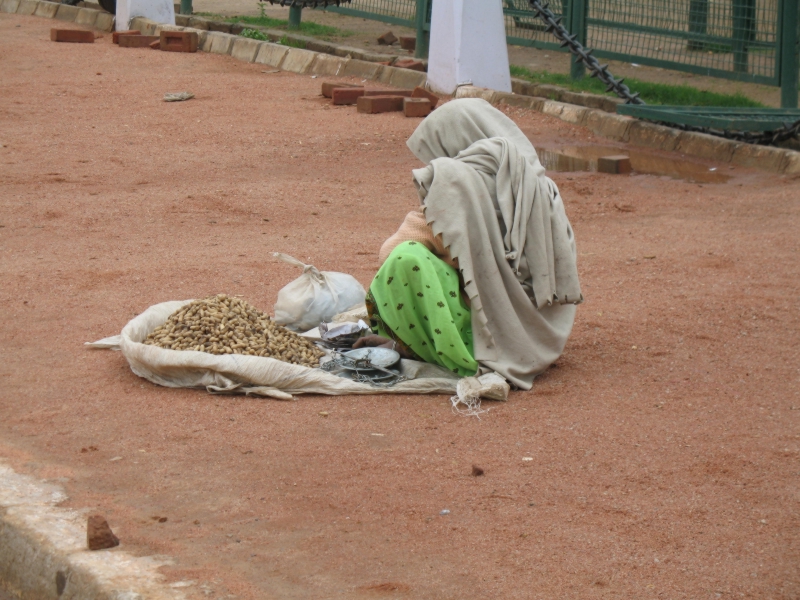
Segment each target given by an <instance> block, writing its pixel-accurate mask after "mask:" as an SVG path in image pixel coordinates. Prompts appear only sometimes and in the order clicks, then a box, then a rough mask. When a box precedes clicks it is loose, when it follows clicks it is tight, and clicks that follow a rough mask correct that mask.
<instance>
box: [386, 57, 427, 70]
mask: <svg viewBox="0 0 800 600" xmlns="http://www.w3.org/2000/svg"><path fill="white" fill-rule="evenodd" d="M393 66H395V67H397V68H398V69H411V70H412V71H425V63H423V62H422V61H421V60H416V59H413V58H401V59H400V60H396V61H395V62H394V65H393Z"/></svg>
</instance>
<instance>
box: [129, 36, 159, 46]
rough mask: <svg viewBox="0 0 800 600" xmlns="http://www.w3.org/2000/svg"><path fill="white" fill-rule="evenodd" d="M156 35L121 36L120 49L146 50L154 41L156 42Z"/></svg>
mask: <svg viewBox="0 0 800 600" xmlns="http://www.w3.org/2000/svg"><path fill="white" fill-rule="evenodd" d="M158 40H159V37H158V36H157V35H123V36H121V37H120V38H119V47H120V48H147V47H148V46H150V44H152V43H153V42H155V41H158Z"/></svg>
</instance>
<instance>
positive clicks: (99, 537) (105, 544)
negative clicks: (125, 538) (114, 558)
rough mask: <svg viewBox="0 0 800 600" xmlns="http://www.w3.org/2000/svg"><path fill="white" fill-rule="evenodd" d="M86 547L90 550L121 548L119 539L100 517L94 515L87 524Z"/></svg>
mask: <svg viewBox="0 0 800 600" xmlns="http://www.w3.org/2000/svg"><path fill="white" fill-rule="evenodd" d="M86 545H87V546H88V547H89V550H105V549H107V548H114V547H115V546H119V538H118V537H117V536H115V535H114V532H113V531H111V527H109V525H108V521H106V520H105V519H104V518H103V517H102V516H100V515H92V516H91V517H89V519H88V521H87V523H86Z"/></svg>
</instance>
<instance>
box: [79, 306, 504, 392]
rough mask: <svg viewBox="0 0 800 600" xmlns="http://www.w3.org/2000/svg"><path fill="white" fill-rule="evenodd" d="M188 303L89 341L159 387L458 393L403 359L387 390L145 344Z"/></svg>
mask: <svg viewBox="0 0 800 600" xmlns="http://www.w3.org/2000/svg"><path fill="white" fill-rule="evenodd" d="M189 302H192V300H178V301H173V302H162V303H161V304H155V305H153V306H151V307H150V308H148V309H147V310H146V311H144V312H143V313H142V314H140V315H139V316H137V317H135V318H134V319H133V320H131V321H130V322H129V323H128V324H127V325H125V327H124V328H123V330H122V333H121V334H120V335H116V336H113V337H109V338H105V339H102V340H98V341H97V342H93V343H87V344H86V345H87V346H89V347H91V348H107V349H112V350H120V351H122V354H123V356H125V358H126V359H127V361H128V364H129V365H130V367H131V370H132V371H133V372H134V373H136V375H138V376H139V377H143V378H144V379H147V380H148V381H151V382H153V383H156V384H158V385H163V386H166V387H187V388H205V389H206V390H208V391H209V392H212V393H243V394H248V395H250V394H256V395H261V396H270V397H272V398H277V399H279V400H291V399H292V394H324V395H330V396H343V395H351V394H384V393H386V394H453V393H456V391H457V390H456V388H457V384H458V382H459V379H458V378H456V377H455V376H454V375H453V374H452V373H450V372H449V371H447V370H446V369H442V368H440V367H437V366H435V365H429V364H427V363H420V362H418V361H413V360H403V361H402V365H401V373H402V374H403V375H404V376H406V377H407V378H408V380H407V381H402V382H400V383H398V384H397V385H394V386H392V387H388V388H375V387H372V386H371V385H368V384H366V383H358V382H356V381H352V380H349V379H345V378H343V377H337V376H336V375H333V374H331V373H328V372H326V371H323V370H321V369H310V368H308V367H303V366H300V365H293V364H290V363H286V362H283V361H280V360H276V359H274V358H264V357H260V356H245V355H242V354H224V355H215V354H208V353H206V352H195V351H194V350H167V349H165V348H159V347H158V346H150V345H145V344H143V343H142V342H143V341H144V340H145V338H146V337H147V336H148V334H150V332H152V331H153V330H154V329H155V328H156V327H158V326H159V325H162V324H163V323H164V322H165V321H166V320H167V319H168V318H169V317H170V315H171V314H172V313H174V312H175V311H176V310H178V309H179V308H181V307H182V306H184V305H186V304H188V303H189ZM484 377H485V376H484ZM477 379H480V378H477ZM486 389H487V395H486V396H484V397H486V398H487V399H489V400H507V399H508V391H509V388H508V384H506V386H505V389H504V390H498V387H497V385H496V380H494V379H492V380H489V381H488V382H487V386H486Z"/></svg>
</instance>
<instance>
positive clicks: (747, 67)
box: [327, 0, 800, 108]
mask: <svg viewBox="0 0 800 600" xmlns="http://www.w3.org/2000/svg"><path fill="white" fill-rule="evenodd" d="M432 1H440V0H352V2H351V3H350V4H348V5H346V6H345V5H342V6H339V7H329V8H328V9H327V10H330V11H335V12H338V13H342V14H347V15H352V16H358V17H364V18H368V19H374V20H378V21H384V22H386V23H391V24H396V25H404V26H406V27H411V28H416V30H417V38H418V40H420V39H421V40H422V42H423V43H422V44H417V55H418V56H424V55H425V54H426V52H427V44H426V35H427V33H428V32H429V31H430V3H431V2H432ZM487 1H492V0H487ZM497 1H500V0H497ZM502 2H503V5H504V12H505V18H506V35H507V39H508V43H509V44H514V45H521V46H533V47H536V48H542V49H548V50H554V51H565V50H564V49H563V48H561V47H560V46H559V45H558V43H557V42H555V39H554V38H553V36H552V35H550V34H549V33H547V32H546V31H545V30H544V26H543V25H542V22H541V21H540V20H539V19H537V18H536V17H535V16H534V14H533V12H531V10H530V8H529V4H528V1H527V0H502ZM798 2H800V0H551V2H550V8H551V10H553V11H554V12H556V13H560V14H561V15H562V16H563V18H564V24H565V25H566V26H567V28H568V29H570V31H571V32H572V33H576V34H577V35H578V39H579V40H580V41H581V42H582V43H584V45H586V46H587V47H589V48H593V49H594V50H595V55H596V56H597V57H598V58H607V59H613V60H620V61H624V62H634V63H637V64H641V65H648V66H653V67H662V68H666V69H672V70H676V71H684V72H688V73H695V74H698V75H707V76H712V77H722V78H726V79H732V80H737V81H748V82H753V83H761V84H766V85H773V86H780V87H781V105H782V106H784V107H787V108H794V107H796V106H797V96H798V93H797V82H798V69H800V67H799V66H798V38H800V35H799V33H798V30H799V29H800V25H798ZM418 7H419V10H418ZM476 43H477V42H476ZM571 74H572V76H573V77H575V78H580V77H582V76H583V68H582V65H581V64H580V63H576V62H574V61H573V65H572V69H571Z"/></svg>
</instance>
